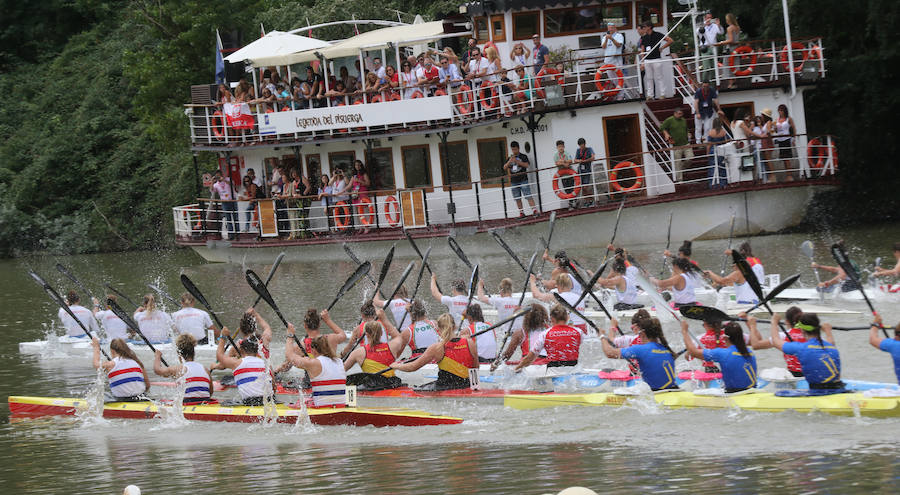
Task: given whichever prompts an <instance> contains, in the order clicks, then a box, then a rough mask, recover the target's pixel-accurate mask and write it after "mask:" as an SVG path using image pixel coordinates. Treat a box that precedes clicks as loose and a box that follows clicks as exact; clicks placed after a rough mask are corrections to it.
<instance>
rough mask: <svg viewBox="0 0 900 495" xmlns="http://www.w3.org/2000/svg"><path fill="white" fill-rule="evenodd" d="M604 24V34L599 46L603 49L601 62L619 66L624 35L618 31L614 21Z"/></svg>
mask: <svg viewBox="0 0 900 495" xmlns="http://www.w3.org/2000/svg"><path fill="white" fill-rule="evenodd" d="M606 26H607V27H606V34H604V35H603V43H602V44H600V48H602V49H603V63H604V64H612V65H615V66H616V67H621V66H622V48H623V47H624V46H625V36H624V35H623V34H622V33H620V32H619V29H618V27H616V23H614V22H608V23H607V24H606Z"/></svg>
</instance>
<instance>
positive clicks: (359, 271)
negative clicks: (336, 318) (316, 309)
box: [327, 261, 372, 311]
mask: <svg viewBox="0 0 900 495" xmlns="http://www.w3.org/2000/svg"><path fill="white" fill-rule="evenodd" d="M371 269H372V263H369V262H368V261H366V262H364V263H363V264H361V265H359V266H357V267H356V270H354V271H353V273H351V274H350V276H349V277H347V280H346V281H344V285H342V286H341V288H340V290H338V293H337V295H336V296H335V297H334V300H333V301H331V304H329V305H328V308H327V309H328V311H331V308H333V307H334V305H335V304H337V302H338V301H340V300H341V298H342V297H344V294H346V293H347V291H348V290H350V289H351V288H353V286H354V285H356V283H357V282H359V279H361V278H363V277H365V276H366V275H368V274H369V270H371Z"/></svg>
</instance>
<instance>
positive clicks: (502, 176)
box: [173, 0, 838, 262]
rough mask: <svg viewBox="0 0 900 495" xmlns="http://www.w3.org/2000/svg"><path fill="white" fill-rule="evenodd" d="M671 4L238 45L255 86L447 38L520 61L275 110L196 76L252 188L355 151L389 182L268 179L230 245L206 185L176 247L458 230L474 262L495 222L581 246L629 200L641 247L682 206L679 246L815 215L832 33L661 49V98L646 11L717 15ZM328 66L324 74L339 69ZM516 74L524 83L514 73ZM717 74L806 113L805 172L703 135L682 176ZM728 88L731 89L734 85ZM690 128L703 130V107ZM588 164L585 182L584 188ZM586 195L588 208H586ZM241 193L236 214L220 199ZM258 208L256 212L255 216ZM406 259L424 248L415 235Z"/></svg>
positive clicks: (238, 253) (372, 248)
mask: <svg viewBox="0 0 900 495" xmlns="http://www.w3.org/2000/svg"><path fill="white" fill-rule="evenodd" d="M669 6H670V3H669V2H664V1H662V0H653V1H645V0H641V1H629V0H626V1H623V2H616V3H614V4H610V3H606V2H599V1H588V2H574V3H573V2H565V1H564V2H546V3H544V2H534V1H531V0H528V1H524V0H512V1H507V2H487V1H476V2H470V3H467V4H465V5H463V6H462V7H461V8H460V12H462V13H460V14H458V15H456V16H453V17H448V18H445V19H443V20H435V21H432V22H424V23H419V24H411V25H407V24H399V23H393V24H394V25H391V26H388V27H383V26H385V25H387V24H391V23H385V22H382V23H380V24H379V27H378V28H376V29H372V30H369V31H364V32H362V33H360V34H358V35H355V36H350V37H348V38H346V39H340V40H330V41H328V45H327V46H324V47H323V46H321V45H322V44H321V43H319V44H318V48H316V49H310V50H306V51H298V52H296V53H289V54H277V55H276V54H269V55H251V56H247V57H243V56H238V55H237V54H235V57H231V60H232V61H235V62H243V65H242V66H241V67H239V68H238V69H237V71H238V73H240V74H244V73H245V72H244V70H246V71H247V72H249V73H251V74H252V84H253V85H254V87H256V88H258V87H259V86H260V84H261V83H263V81H260V80H259V77H260V74H261V72H262V71H268V72H269V73H270V74H274V73H276V72H277V73H279V74H280V78H281V79H283V80H287V81H290V80H291V79H292V77H293V76H294V75H296V74H303V75H305V74H306V70H307V68H308V67H312V68H313V70H314V71H319V75H320V76H328V77H324V78H323V79H322V82H323V83H324V84H325V87H326V89H328V90H331V89H334V87H335V83H336V80H331V79H330V76H331V75H334V74H340V73H341V71H342V70H344V69H346V70H347V71H348V73H349V75H348V77H359V76H360V74H359V73H358V69H357V68H356V64H360V65H361V66H363V67H364V68H365V69H367V70H368V69H371V70H374V71H376V72H377V70H378V69H377V68H376V67H375V66H374V65H373V63H374V59H375V58H380V60H382V61H383V62H384V64H385V65H391V66H393V67H395V68H396V67H397V62H398V60H402V59H406V58H407V57H408V56H410V55H412V56H415V55H417V54H420V53H423V52H426V51H428V50H431V49H435V50H443V49H445V48H447V47H450V48H452V49H454V50H455V52H456V53H457V54H462V53H463V49H464V47H465V46H466V40H467V39H468V38H470V37H473V38H474V39H476V40H477V44H478V46H479V47H481V48H485V47H495V48H496V49H497V50H498V51H499V55H500V60H501V61H502V63H503V70H502V71H500V72H498V73H497V74H496V75H491V76H486V77H485V78H484V79H485V80H486V81H487V80H491V81H490V82H488V83H479V84H481V87H478V85H476V84H473V82H472V81H471V80H466V81H459V82H452V83H451V84H450V85H449V86H450V87H449V89H448V88H445V87H434V88H432V87H408V88H405V89H403V90H398V91H394V90H386V91H382V92H380V93H374V92H373V93H358V94H352V95H339V96H334V97H331V98H321V99H313V100H308V99H307V100H304V99H302V98H300V99H296V98H295V99H293V100H291V101H282V102H281V103H278V102H271V103H266V104H259V105H257V104H254V105H246V104H231V103H229V104H227V105H226V104H223V103H222V102H221V99H220V98H218V97H217V95H216V89H215V88H216V86H215V85H209V84H204V85H197V86H194V87H192V91H191V94H192V100H191V103H189V104H187V105H186V106H185V113H186V114H187V119H188V123H189V128H190V138H191V150H192V151H193V152H195V153H199V152H210V153H215V154H216V156H217V157H218V160H219V165H220V170H221V171H222V172H223V173H224V174H225V175H226V176H228V177H230V178H231V180H232V182H233V184H234V186H235V187H238V186H239V185H240V184H241V179H242V178H243V177H244V175H245V174H246V173H247V171H248V170H249V169H253V170H254V172H255V173H256V174H257V176H258V177H262V176H265V177H267V178H271V174H272V170H273V169H274V168H275V167H286V168H297V169H299V170H300V172H301V173H302V174H303V175H305V176H308V177H310V178H311V179H312V180H313V182H316V181H318V180H319V178H320V177H321V174H322V173H325V174H328V175H329V177H331V176H333V175H334V172H335V171H336V170H337V169H339V168H342V169H345V170H350V169H351V168H352V166H353V163H354V161H355V160H361V161H363V162H364V163H365V165H366V167H367V168H368V171H369V174H368V175H369V179H370V182H371V183H370V186H369V187H368V190H367V191H355V195H354V197H347V198H341V197H335V198H331V202H330V203H329V204H327V205H323V204H322V203H323V200H322V199H320V198H318V197H307V198H304V199H302V200H295V199H289V200H283V199H278V198H273V197H271V194H270V193H271V190H270V188H269V187H268V186H265V187H264V189H265V192H266V194H268V195H269V197H267V198H265V199H263V198H260V199H258V200H256V201H254V202H252V203H249V202H238V203H237V205H235V206H234V208H235V209H236V210H237V213H238V214H239V217H240V219H239V220H238V222H239V224H240V227H241V228H246V229H247V232H238V230H240V229H235V231H234V235H233V237H232V238H231V239H227V238H226V237H227V236H228V234H229V231H228V226H229V224H231V223H232V222H230V221H223V220H222V219H223V213H228V212H229V211H230V209H231V208H232V205H233V202H227V201H225V202H223V201H220V200H210V199H209V198H208V195H206V194H204V196H207V197H205V198H201V199H198V201H196V202H194V203H192V204H187V205H181V206H176V207H174V208H173V223H174V230H175V242H176V243H177V244H179V245H182V246H189V247H191V248H193V249H194V250H196V251H197V252H198V253H199V254H200V255H201V256H203V257H204V258H206V259H207V260H211V261H220V262H244V261H268V260H270V259H272V258H273V257H274V256H275V255H276V254H277V253H278V252H281V251H285V252H286V253H287V256H288V258H289V259H290V258H293V259H301V258H303V259H309V258H310V257H311V256H312V257H316V258H325V259H327V258H332V259H340V258H342V257H343V254H342V253H341V252H340V250H336V249H334V244H335V243H340V242H345V241H350V242H356V243H358V245H357V246H356V247H355V248H354V249H357V250H358V253H359V254H360V256H363V257H370V256H375V255H377V254H380V253H383V249H384V248H385V247H386V246H387V245H388V244H389V243H393V242H395V241H397V240H399V239H403V233H404V231H405V232H408V233H410V234H411V235H412V236H414V237H444V236H447V235H456V236H457V237H458V238H459V239H460V243H461V244H463V247H464V248H465V249H466V251H467V253H469V254H470V256H473V255H479V254H485V253H488V252H491V253H499V252H500V248H499V247H498V246H497V245H496V244H495V243H493V242H491V240H490V239H489V238H487V236H486V235H484V234H485V233H486V232H487V231H489V230H491V229H501V230H503V231H504V236H505V238H506V240H507V242H508V243H509V244H510V245H511V246H512V247H513V249H514V250H516V251H519V252H521V253H525V252H527V253H530V252H531V251H532V250H533V249H534V245H535V241H536V239H537V238H538V236H539V235H543V234H545V233H546V229H547V226H546V221H547V219H548V218H549V216H550V214H551V213H553V212H555V213H557V216H558V218H559V221H558V222H557V225H556V234H555V235H556V236H558V238H560V239H562V238H564V239H566V244H567V246H571V247H578V246H589V245H596V244H597V243H598V242H600V241H602V242H606V239H608V233H609V232H610V231H611V230H612V228H613V224H614V223H615V217H616V215H615V211H616V209H617V206H618V204H619V203H620V202H621V201H622V200H625V209H624V211H623V213H622V227H621V228H620V229H619V231H618V237H617V242H620V243H623V244H626V245H627V244H634V243H656V242H659V243H661V242H665V236H666V232H667V224H668V218H669V213H670V212H674V215H675V220H674V222H673V224H672V231H671V235H672V238H673V239H710V238H722V237H727V236H728V233H729V226H730V225H732V224H733V226H734V234H735V235H736V236H745V235H754V234H759V233H765V232H776V231H779V230H781V229H784V228H786V227H790V226H793V225H796V224H798V223H799V222H800V221H801V220H802V219H803V217H804V215H805V213H806V211H807V205H808V204H809V202H810V201H811V199H812V198H813V197H814V196H815V195H816V194H817V193H819V192H822V191H825V190H828V189H832V188H834V187H835V186H836V184H837V182H836V179H835V177H834V172H835V169H836V167H837V161H838V160H837V143H836V140H835V139H834V138H833V137H831V136H821V135H809V134H807V123H806V120H805V108H804V98H803V94H804V93H805V92H806V91H808V90H810V89H812V88H814V86H815V83H816V81H817V80H819V79H821V78H824V77H825V76H826V71H825V59H824V56H825V52H824V47H823V40H822V39H821V38H809V39H792V40H749V41H742V42H741V45H740V47H738V48H737V49H736V50H735V52H736V53H737V54H732V55H730V56H725V55H720V54H716V53H715V49H713V50H712V51H711V52H710V53H707V54H705V55H703V56H702V57H701V55H700V54H699V52H698V51H697V50H696V48H695V47H694V46H690V47H689V48H688V49H687V50H685V51H684V52H680V53H675V52H670V51H669V49H668V48H666V49H664V50H663V53H662V58H661V59H660V60H659V62H651V63H658V64H660V69H661V71H662V72H663V75H664V81H663V87H662V88H659V89H658V90H657V93H662V95H661V96H663V98H662V99H656V100H651V99H650V98H649V96H651V95H650V94H649V93H648V90H647V85H646V83H645V81H643V80H642V79H641V77H639V76H640V74H641V72H640V70H639V64H640V63H641V58H642V57H643V56H644V55H642V54H638V53H636V46H637V42H638V39H639V36H638V34H637V30H636V28H637V24H638V23H639V22H640V21H648V22H651V23H653V25H654V29H655V30H657V31H658V32H660V33H668V32H670V31H672V30H674V29H676V27H678V26H677V25H676V23H674V22H673V23H672V24H670V19H673V18H674V19H679V20H678V23H677V24H678V25H681V24H682V23H684V24H688V25H690V24H691V23H692V22H696V21H697V19H698V17H699V13H698V12H696V11H693V10H692V11H689V12H686V13H685V12H682V13H673V12H669ZM672 14H686V15H683V16H682V15H678V16H675V17H673V16H672ZM608 22H613V23H614V24H616V25H617V26H618V30H619V32H620V33H622V34H624V40H625V43H624V47H625V48H624V52H623V54H622V56H621V58H616V61H615V64H613V66H612V67H609V66H607V65H608V64H606V63H605V62H606V60H604V57H603V54H602V50H601V49H600V48H599V47H600V44H601V42H602V39H603V37H604V35H605V34H606V26H607V23H608ZM313 28H315V26H313ZM308 29H309V28H307V27H304V28H303V30H302V34H306V33H307V30H308ZM362 29H363V30H365V29H366V26H362ZM688 31H690V32H694V31H696V29H694V28H691V27H689V29H688ZM532 35H538V36H539V37H540V38H541V42H542V43H543V44H544V45H545V46H546V47H548V48H549V49H550V50H552V52H553V55H551V56H550V57H551V58H550V63H548V64H545V65H544V66H541V65H535V60H534V58H533V57H532V58H529V59H528V60H526V61H525V64H524V65H526V67H524V69H525V70H526V73H530V74H531V76H528V77H525V78H524V79H521V80H519V79H516V76H515V71H513V70H512V69H513V67H512V66H511V64H510V50H511V49H512V48H513V46H514V45H515V44H516V43H519V42H524V43H525V44H526V45H527V46H529V47H531V46H532V41H531V39H532ZM226 41H227V40H226ZM561 54H565V55H561ZM242 57H243V58H242ZM707 57H712V58H713V60H710V61H709V62H711V63H710V64H709V66H710V67H716V66H718V68H717V69H716V68H714V69H708V70H707V71H706V72H704V71H703V70H702V64H701V62H702V61H703V60H701V59H706V58H707ZM235 58H237V60H234V59H235ZM323 68H324V70H325V71H327V73H326V74H321V71H322V69H323ZM557 71H558V73H557ZM504 77H506V78H507V79H508V80H509V81H512V82H516V81H518V82H519V83H521V85H520V86H518V87H516V88H511V87H510V86H505V85H506V84H507V83H506V81H504V80H503V78H504ZM301 78H302V77H301ZM701 79H711V80H712V83H713V84H714V85H716V86H719V87H722V88H723V90H722V92H721V93H720V94H719V97H718V102H719V105H720V107H721V110H722V111H723V112H724V114H725V115H726V116H727V117H728V118H729V119H732V118H734V117H735V115H736V112H738V111H742V112H746V113H747V114H748V115H759V114H760V113H761V112H762V111H763V110H764V109H769V110H770V111H771V112H776V109H777V108H778V107H779V106H780V105H785V106H786V107H787V108H788V109H789V112H790V115H791V117H792V118H793V119H794V122H795V127H796V128H795V136H794V138H793V139H792V143H791V146H790V151H791V153H792V158H791V159H790V160H787V163H788V172H789V173H791V175H793V177H794V179H795V180H794V181H791V182H785V181H783V180H779V181H778V182H775V181H774V179H776V178H778V179H784V177H781V176H780V175H782V174H780V173H779V174H778V175H779V176H778V177H776V176H775V174H773V173H770V172H768V171H767V170H768V169H770V168H772V167H773V166H775V165H777V167H778V168H779V170H780V168H781V166H782V165H783V164H784V163H783V162H784V160H778V159H776V158H775V156H776V150H774V149H770V148H767V146H769V145H768V144H766V143H767V141H758V140H743V141H741V140H739V141H731V142H726V143H725V144H722V145H717V146H713V147H711V148H709V149H707V148H706V147H705V146H704V145H702V144H699V143H697V142H696V138H695V137H694V132H691V142H692V144H691V145H690V146H692V150H693V153H694V155H695V158H694V159H693V160H689V161H688V162H687V163H685V164H683V168H685V170H683V173H679V170H676V164H675V161H674V157H675V156H676V153H680V152H681V151H683V150H684V149H685V148H672V147H670V146H669V145H668V144H666V142H665V140H664V139H663V138H662V133H661V131H660V125H661V123H662V122H663V121H664V120H665V119H666V118H668V117H669V116H670V115H671V114H672V112H673V110H674V109H675V108H682V109H687V110H688V111H687V112H686V115H688V116H690V115H693V113H694V112H693V111H692V110H691V109H690V106H691V105H693V101H694V93H695V91H696V90H697V89H698V88H699V81H700V80H701ZM198 82H199V81H198ZM298 83H299V84H300V86H301V87H302V84H303V83H302V82H299V81H298ZM726 84H728V85H733V86H734V87H733V89H727V90H726V89H724V87H725V85H726ZM507 89H510V90H511V91H510V92H507V91H506V90H507ZM654 96H657V97H658V96H660V95H659V94H656V95H654ZM510 98H513V99H514V100H511V99H510ZM776 116H777V115H776ZM688 126H689V128H693V127H694V126H695V123H694V120H693V119H692V118H688ZM579 138H584V139H586V140H587V145H588V146H590V147H591V148H592V149H593V150H594V160H593V162H592V163H591V169H590V171H588V172H585V173H584V174H582V175H578V174H575V175H572V174H574V172H570V171H569V170H570V169H566V170H563V171H562V172H561V171H560V169H558V168H557V166H556V163H555V160H554V159H553V155H554V152H555V146H556V144H555V143H556V141H557V140H563V141H565V148H566V152H567V153H569V154H570V155H574V153H575V148H576V144H575V143H576V141H577V140H578V139H579ZM513 141H517V142H518V143H519V144H520V147H521V148H520V149H521V152H522V153H523V154H524V155H525V156H526V157H527V158H528V162H529V164H530V167H529V170H528V171H527V176H526V177H527V184H528V186H529V187H528V188H529V189H530V196H529V191H524V190H522V189H520V188H513V187H511V183H510V177H509V176H508V175H507V174H506V171H505V170H504V168H503V164H504V163H505V162H506V161H507V159H508V157H510V155H511V151H510V144H511V143H512V142H513ZM716 160H721V161H722V167H721V168H720V167H715V166H712V164H713V163H715V161H716ZM567 174H568V175H567ZM574 177H578V180H579V181H581V184H580V187H579V186H577V185H576V184H574V183H571V184H569V183H567V182H566V181H567V180H568V179H572V180H573V181H574V180H575V179H574ZM197 180H198V182H200V178H199V177H198V178H197ZM726 181H727V185H726V184H725V182H726ZM514 189H515V191H514ZM234 192H235V193H240V192H241V191H240V190H236V191H234ZM518 192H522V193H523V194H524V196H526V197H530V198H531V199H533V200H534V201H535V207H536V208H535V210H534V212H536V215H532V213H533V210H532V208H531V207H529V206H528V204H527V202H525V204H524V205H523V210H524V213H525V214H526V215H525V216H521V217H520V215H519V211H518V208H517V207H516V204H515V202H514V198H513V194H514V193H518ZM570 197H571V199H572V200H574V201H577V204H575V205H574V206H576V208H574V209H572V208H571V206H573V205H572V204H571V202H570ZM224 203H228V208H226V209H223V208H222V205H223V204H224ZM326 206H327V208H326ZM245 211H249V212H250V214H251V217H252V221H251V222H249V225H248V224H247V222H245V217H244V214H245ZM224 218H226V219H231V218H232V217H231V216H230V214H229V215H227V216H225V217H224ZM688 219H689V221H688ZM732 219H733V220H734V221H733V222H732ZM638 226H639V227H638ZM470 237H471V239H470ZM444 245H445V243H436V245H435V252H434V254H436V255H438V254H440V251H441V250H444V249H447V248H446V247H445V246H444ZM397 255H398V256H413V255H414V253H413V252H412V251H411V250H409V248H408V246H406V243H401V244H398V252H397Z"/></svg>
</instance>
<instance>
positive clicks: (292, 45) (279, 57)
mask: <svg viewBox="0 0 900 495" xmlns="http://www.w3.org/2000/svg"><path fill="white" fill-rule="evenodd" d="M328 46H331V43H328V42H327V41H322V40H317V39H314V38H307V37H306V36H300V35H296V34H290V33H285V32H282V31H270V32H268V33H266V35H265V36H263V37H262V38H260V39H258V40H256V41H254V42H253V43H250V44H249V45H247V46H245V47H243V48H241V49H240V50H238V51H236V52H234V53H232V54H231V55H229V56H227V57H225V60H226V61H228V62H230V63H235V62H242V61H244V60H249V61H250V62H251V63H252V64H253V65H254V66H255V67H265V66H270V65H287V64H292V63H294V62H293V61H291V60H290V57H291V56H292V55H295V54H297V53H298V52H305V51H309V50H317V49H321V48H325V47H328Z"/></svg>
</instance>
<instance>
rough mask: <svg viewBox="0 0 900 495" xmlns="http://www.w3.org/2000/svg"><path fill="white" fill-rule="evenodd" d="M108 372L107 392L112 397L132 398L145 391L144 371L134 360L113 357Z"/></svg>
mask: <svg viewBox="0 0 900 495" xmlns="http://www.w3.org/2000/svg"><path fill="white" fill-rule="evenodd" d="M113 363H115V366H114V367H113V369H111V370H109V375H108V377H109V391H110V393H112V395H113V397H134V396H136V395H141V394H142V393H144V391H146V390H147V386H146V383H145V382H144V370H143V369H142V368H141V365H139V364H138V363H137V361H135V360H134V359H128V358H123V357H114V358H113Z"/></svg>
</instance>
